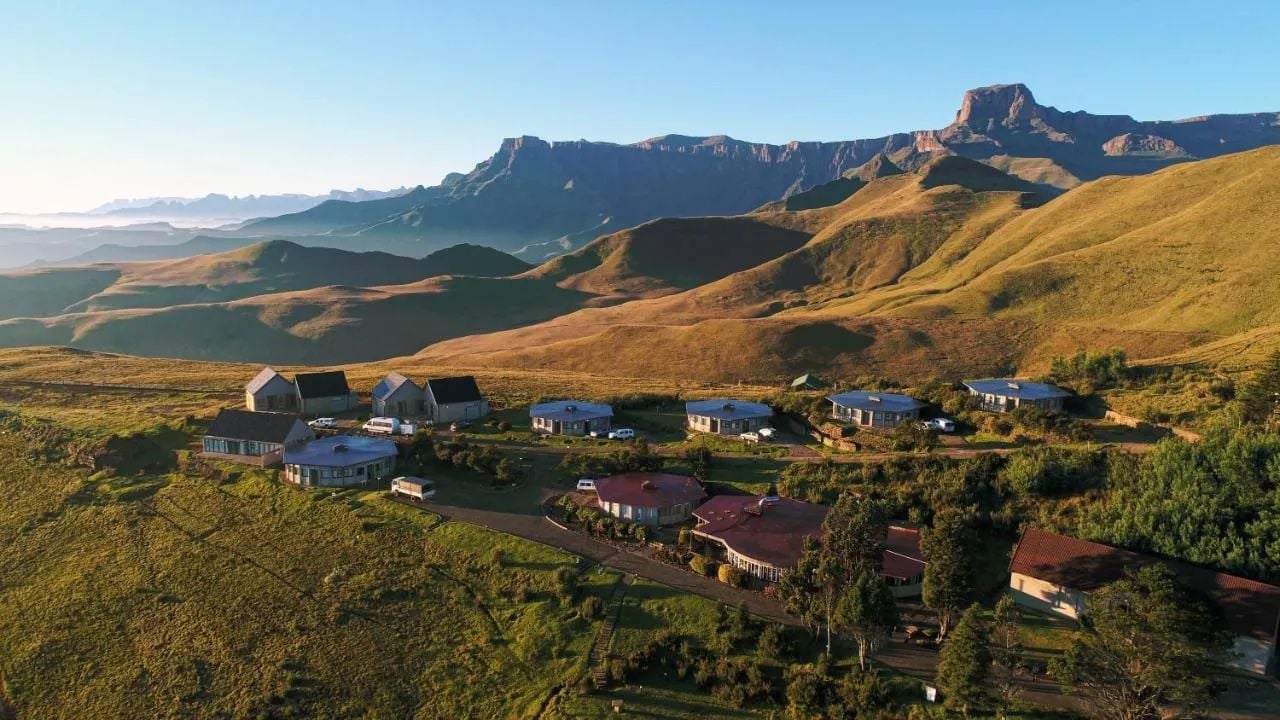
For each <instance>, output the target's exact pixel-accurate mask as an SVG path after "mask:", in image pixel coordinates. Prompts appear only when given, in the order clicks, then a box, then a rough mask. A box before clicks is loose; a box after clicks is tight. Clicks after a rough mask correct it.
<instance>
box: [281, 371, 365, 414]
mask: <svg viewBox="0 0 1280 720" xmlns="http://www.w3.org/2000/svg"><path fill="white" fill-rule="evenodd" d="M294 383H295V384H296V385H297V386H298V408H299V409H300V410H301V411H302V414H303V415H325V414H328V413H339V412H345V411H347V410H352V409H354V408H355V407H356V394H355V393H353V392H351V386H350V385H348V384H347V374H346V373H345V372H343V371H341V370H330V371H328V372H316V373H299V374H298V375H297V377H295V378H294Z"/></svg>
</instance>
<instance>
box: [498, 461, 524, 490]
mask: <svg viewBox="0 0 1280 720" xmlns="http://www.w3.org/2000/svg"><path fill="white" fill-rule="evenodd" d="M493 476H494V477H495V478H497V479H498V480H501V481H502V482H504V483H507V484H508V485H514V484H515V483H517V482H519V481H520V478H521V477H523V476H524V472H523V471H522V470H521V469H520V466H519V465H518V464H516V462H515V461H513V460H511V459H510V458H502V459H501V460H499V461H498V464H497V466H496V467H495V468H494V471H493Z"/></svg>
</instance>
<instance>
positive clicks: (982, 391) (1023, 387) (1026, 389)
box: [964, 378, 1071, 412]
mask: <svg viewBox="0 0 1280 720" xmlns="http://www.w3.org/2000/svg"><path fill="white" fill-rule="evenodd" d="M964 386H965V387H967V388H969V394H970V395H971V396H973V397H976V398H978V407H980V408H982V409H983V410H988V411H990V412H1011V411H1013V410H1015V409H1017V408H1019V407H1022V406H1024V405H1026V406H1031V407H1037V408H1039V409H1041V410H1044V411H1045V412H1062V402H1063V400H1065V399H1066V398H1069V397H1071V393H1069V392H1067V391H1066V390H1063V389H1062V388H1060V387H1057V386H1055V385H1050V384H1048V383H1039V382H1031V381H1030V380H1017V379H1015V378H988V379H985V380H965V381H964Z"/></svg>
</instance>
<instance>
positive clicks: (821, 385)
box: [791, 373, 827, 390]
mask: <svg viewBox="0 0 1280 720" xmlns="http://www.w3.org/2000/svg"><path fill="white" fill-rule="evenodd" d="M826 388H827V383H826V382H824V381H823V380H822V378H820V377H818V376H817V375H814V374H813V373H805V374H803V375H801V376H800V377H798V378H796V379H795V380H792V381H791V389H792V390H825V389H826Z"/></svg>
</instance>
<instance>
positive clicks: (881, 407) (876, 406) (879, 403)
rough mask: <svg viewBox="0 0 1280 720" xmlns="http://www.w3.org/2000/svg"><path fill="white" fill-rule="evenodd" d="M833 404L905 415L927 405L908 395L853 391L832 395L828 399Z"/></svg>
mask: <svg viewBox="0 0 1280 720" xmlns="http://www.w3.org/2000/svg"><path fill="white" fill-rule="evenodd" d="M827 399H828V400H830V401H831V402H833V403H835V404H836V405H839V406H841V407H847V408H851V409H854V410H872V411H879V412H893V413H903V412H910V411H911V410H919V409H920V408H922V407H924V406H925V405H927V403H922V402H920V401H919V400H916V399H915V398H913V397H909V396H907V395H898V394H895V393H882V392H867V391H865V390H851V391H849V392H842V393H840V394H838V395H831V396H829V397H828V398H827Z"/></svg>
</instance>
